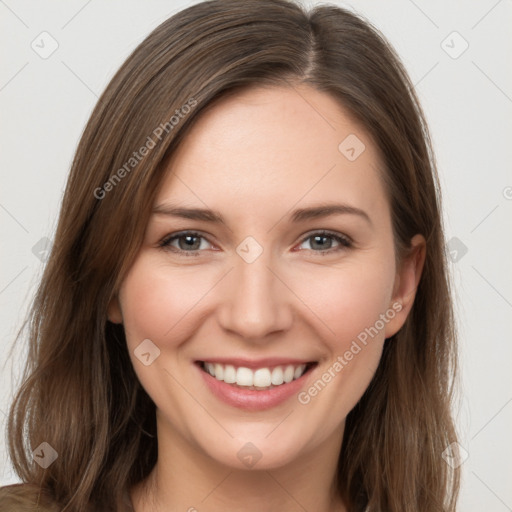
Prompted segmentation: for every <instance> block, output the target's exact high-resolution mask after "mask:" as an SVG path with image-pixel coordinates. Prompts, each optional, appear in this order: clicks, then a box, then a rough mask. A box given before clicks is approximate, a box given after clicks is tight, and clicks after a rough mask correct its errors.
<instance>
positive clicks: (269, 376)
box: [204, 363, 306, 389]
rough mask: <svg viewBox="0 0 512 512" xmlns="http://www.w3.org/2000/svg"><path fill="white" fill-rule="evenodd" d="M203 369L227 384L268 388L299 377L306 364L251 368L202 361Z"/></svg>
mask: <svg viewBox="0 0 512 512" xmlns="http://www.w3.org/2000/svg"><path fill="white" fill-rule="evenodd" d="M204 369H205V370H206V371H207V372H208V373H209V374H210V375H211V376H212V377H215V378H216V379H217V380H221V381H224V382H226V383H227V384H236V385H238V386H245V387H248V388H251V389H256V388H259V389H268V388H269V387H275V386H280V385H281V384H284V383H285V384H287V383H288V382H292V381H293V380H295V379H298V378H300V377H301V376H302V375H303V374H304V372H305V370H306V365H305V364H300V365H298V366H294V365H291V364H289V365H286V366H284V367H283V366H276V367H274V368H272V369H270V368H258V369H257V370H254V371H253V370H251V369H250V368H245V367H243V366H241V367H239V368H235V367H234V366H233V365H230V364H227V365H223V364H219V363H215V364H213V363H204Z"/></svg>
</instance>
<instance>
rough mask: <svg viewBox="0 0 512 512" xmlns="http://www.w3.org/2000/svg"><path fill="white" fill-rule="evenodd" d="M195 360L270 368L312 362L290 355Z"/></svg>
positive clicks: (245, 366)
mask: <svg viewBox="0 0 512 512" xmlns="http://www.w3.org/2000/svg"><path fill="white" fill-rule="evenodd" d="M197 362H203V363H212V364H215V363H218V364H223V365H227V364H229V365H232V366H235V367H237V368H240V367H243V368H252V369H254V368H270V367H273V366H288V365H292V366H299V365H301V364H308V363H314V362H315V361H314V360H312V359H293V358H290V357H265V358H263V359H244V358H242V357H211V358H204V359H199V360H198V361H197Z"/></svg>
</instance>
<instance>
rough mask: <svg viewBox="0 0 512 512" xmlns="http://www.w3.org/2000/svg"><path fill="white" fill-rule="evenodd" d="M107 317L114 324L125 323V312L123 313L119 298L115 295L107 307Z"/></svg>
mask: <svg viewBox="0 0 512 512" xmlns="http://www.w3.org/2000/svg"><path fill="white" fill-rule="evenodd" d="M107 318H108V320H109V321H110V322H112V323H113V324H122V323H123V314H122V313H121V305H120V304H119V298H118V296H117V295H115V296H114V297H113V298H112V300H111V301H110V304H109V305H108V309H107Z"/></svg>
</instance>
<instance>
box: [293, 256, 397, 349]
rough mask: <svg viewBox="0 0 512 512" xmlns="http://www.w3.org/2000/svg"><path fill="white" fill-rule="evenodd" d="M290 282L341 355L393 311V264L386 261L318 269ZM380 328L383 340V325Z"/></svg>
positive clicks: (380, 335) (311, 270)
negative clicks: (382, 317)
mask: <svg viewBox="0 0 512 512" xmlns="http://www.w3.org/2000/svg"><path fill="white" fill-rule="evenodd" d="M289 279H290V280H292V281H291V282H293V285H292V286H293V289H294V291H295V292H296V293H297V296H298V297H299V298H301V299H302V300H303V302H304V303H305V304H306V305H307V306H308V307H309V308H310V309H311V311H313V312H314V313H315V315H316V317H317V321H316V324H317V325H319V326H321V325H323V328H322V330H323V331H325V332H326V337H325V339H326V340H328V342H329V344H330V345H331V348H332V349H333V350H334V351H336V353H339V352H340V351H345V350H346V349H347V347H348V346H349V345H350V343H351V341H352V340H355V339H357V337H358V336H359V335H360V334H361V333H365V332H366V330H367V329H370V328H371V327H373V326H374V325H375V324H376V322H378V320H379V318H380V315H381V314H382V313H385V312H386V311H387V310H388V309H389V308H390V306H391V304H390V299H391V297H392V289H393V282H394V262H393V261H391V260H390V259H384V258H383V259H382V260H381V262H373V263H372V264H360V263H359V262H357V263H356V262H354V263H347V264H344V265H338V266H337V267H332V266H321V265H319V266H318V267H317V268H314V267H312V268H310V269H309V271H308V272H307V273H306V272H304V273H302V274H300V279H298V278H297V276H296V277H293V276H292V274H290V275H289ZM377 327H378V328H379V329H378V330H379V335H378V337H379V339H383V338H384V329H382V326H381V324H380V322H379V323H378V325H377ZM362 337H364V335H363V336H362Z"/></svg>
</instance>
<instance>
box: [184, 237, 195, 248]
mask: <svg viewBox="0 0 512 512" xmlns="http://www.w3.org/2000/svg"><path fill="white" fill-rule="evenodd" d="M183 238H184V239H185V240H186V244H187V245H186V247H188V248H189V249H190V248H193V249H196V248H198V247H193V246H194V245H195V244H194V242H192V240H193V239H194V238H196V239H197V238H198V237H196V236H191V235H186V236H183V237H182V239H183ZM196 244H197V241H196Z"/></svg>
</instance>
